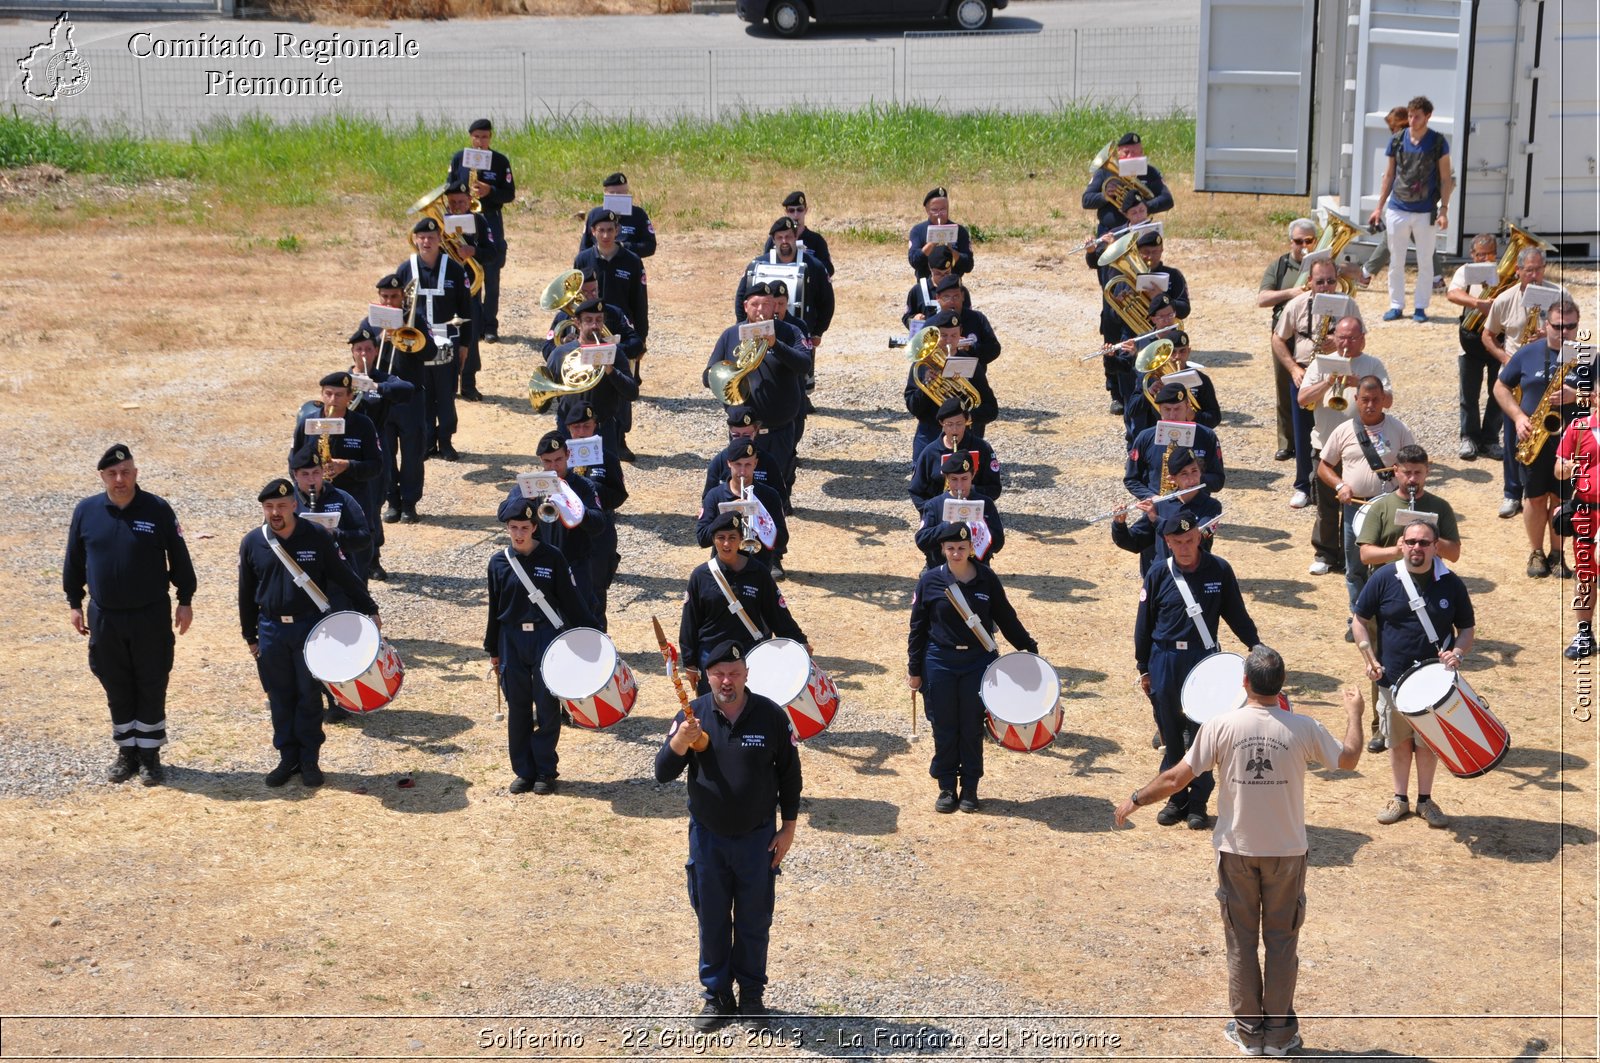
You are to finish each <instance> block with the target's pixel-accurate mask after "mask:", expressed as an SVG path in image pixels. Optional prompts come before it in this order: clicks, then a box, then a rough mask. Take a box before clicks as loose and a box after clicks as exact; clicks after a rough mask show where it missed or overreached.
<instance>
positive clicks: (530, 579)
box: [483, 493, 605, 794]
mask: <svg viewBox="0 0 1600 1063" xmlns="http://www.w3.org/2000/svg"><path fill="white" fill-rule="evenodd" d="M538 509H539V507H538V503H537V502H535V501H534V500H533V499H531V498H523V497H522V496H521V495H520V494H518V493H513V494H512V495H511V496H510V497H508V498H507V499H506V500H505V501H503V502H501V503H500V510H499V513H498V514H497V516H498V518H499V520H500V522H501V523H503V524H504V525H505V526H506V533H507V534H508V535H510V536H511V545H510V546H508V547H505V548H503V549H500V550H496V551H495V552H494V553H493V554H492V555H490V557H489V576H488V582H489V619H488V623H487V624H486V625H485V626H484V630H483V652H484V653H487V654H488V655H489V664H490V667H492V668H493V669H494V672H495V675H496V676H497V678H498V682H499V683H500V688H501V689H502V690H503V691H504V692H505V696H506V742H507V745H508V746H509V747H510V753H511V770H512V771H513V772H514V773H516V778H515V779H512V780H511V792H512V793H514V794H525V793H527V792H528V791H529V790H532V791H533V792H534V793H536V794H553V793H555V791H556V778H557V777H558V776H559V775H560V774H561V773H560V772H559V771H557V770H556V766H557V764H558V762H559V761H560V757H559V756H558V755H557V753H556V743H557V742H558V741H559V740H560V738H561V707H560V705H559V704H558V703H557V701H556V698H555V696H554V695H552V694H551V693H550V690H549V688H548V687H546V686H545V681H544V676H542V675H541V674H540V672H539V663H540V661H541V660H542V659H543V657H544V651H545V650H546V649H547V648H549V646H550V642H551V640H552V639H554V638H555V637H556V635H557V634H558V633H559V632H560V630H561V629H562V628H564V627H598V628H602V629H603V628H604V626H605V625H604V623H603V622H602V621H600V620H599V619H597V618H596V617H595V616H594V615H593V614H591V613H590V611H589V603H588V600H587V599H586V597H585V596H584V595H583V594H582V593H581V592H580V591H579V590H578V587H577V583H576V580H575V579H574V578H573V573H574V569H573V568H571V567H569V566H568V562H567V559H566V558H565V557H563V556H562V553H561V551H560V550H557V549H556V548H555V547H553V546H551V545H549V544H548V543H546V542H543V541H541V540H540V537H539V535H538V534H537V529H538V528H539V527H540V525H541V524H542V523H543V522H542V521H540V519H539V516H538Z"/></svg>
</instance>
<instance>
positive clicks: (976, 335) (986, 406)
mask: <svg viewBox="0 0 1600 1063" xmlns="http://www.w3.org/2000/svg"><path fill="white" fill-rule="evenodd" d="M935 298H937V299H938V300H939V313H938V314H937V315H935V316H934V317H933V318H930V319H929V322H928V323H929V324H930V325H932V324H934V323H935V322H937V323H938V328H939V336H940V338H941V339H944V338H947V337H946V335H945V332H944V330H945V329H946V328H947V327H948V328H953V329H954V330H955V337H956V341H957V342H955V343H952V344H950V345H949V346H950V350H951V351H952V352H953V353H955V354H957V355H962V356H966V355H971V356H972V357H974V358H977V359H978V364H977V367H976V368H974V369H973V371H972V381H971V383H972V386H973V387H975V388H977V389H978V395H979V396H980V401H979V402H978V405H976V406H974V407H973V408H972V410H971V411H970V413H971V415H972V433H973V435H975V436H977V437H978V438H979V439H982V438H983V431H984V429H985V428H987V427H989V425H990V424H991V423H992V422H993V421H994V419H995V418H996V417H999V416H1000V404H999V402H997V401H996V400H995V397H994V387H993V385H991V384H990V383H989V366H991V365H992V364H994V362H995V361H996V360H998V359H999V357H1000V337H999V336H997V335H995V331H994V326H993V325H991V324H989V318H988V317H987V316H986V315H985V314H984V313H983V311H981V310H974V309H972V307H971V305H969V304H970V301H971V298H972V294H971V293H970V292H968V291H967V289H966V287H965V286H964V285H962V283H961V280H960V279H959V278H957V277H946V278H945V279H944V280H942V281H940V282H939V284H938V287H937V289H936V290H935ZM945 322H948V325H947V324H945Z"/></svg>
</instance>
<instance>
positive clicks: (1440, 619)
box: [1355, 558, 1477, 686]
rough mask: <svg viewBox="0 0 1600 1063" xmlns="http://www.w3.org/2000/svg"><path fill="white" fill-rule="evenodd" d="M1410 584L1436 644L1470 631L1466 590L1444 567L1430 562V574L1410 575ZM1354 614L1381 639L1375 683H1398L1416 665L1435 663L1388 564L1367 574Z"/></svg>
mask: <svg viewBox="0 0 1600 1063" xmlns="http://www.w3.org/2000/svg"><path fill="white" fill-rule="evenodd" d="M1411 578H1412V581H1413V582H1415V583H1416V585H1417V593H1418V594H1419V595H1421V597H1422V600H1423V602H1425V603H1426V608H1427V610H1428V619H1430V620H1432V621H1433V630H1434V631H1435V632H1436V633H1437V634H1438V636H1439V641H1440V642H1441V643H1448V642H1449V640H1450V638H1451V636H1452V635H1454V634H1455V633H1456V632H1457V631H1462V630H1464V629H1466V628H1469V627H1473V626H1475V625H1476V623H1477V620H1476V618H1475V617H1474V616H1473V614H1472V599H1470V598H1468V597H1467V586H1466V584H1464V583H1462V582H1461V577H1460V576H1457V575H1456V574H1455V573H1454V572H1451V571H1450V570H1449V569H1448V568H1446V567H1445V565H1444V562H1442V561H1440V560H1438V559H1437V558H1435V559H1434V563H1433V572H1432V573H1431V574H1426V573H1425V574H1423V575H1420V576H1418V575H1415V574H1413V575H1412V577H1411ZM1355 613H1356V615H1357V616H1363V617H1366V618H1367V619H1369V620H1371V619H1374V618H1376V619H1377V621H1378V630H1379V632H1380V633H1381V634H1382V636H1383V638H1382V640H1381V642H1380V644H1379V647H1378V660H1379V662H1380V663H1382V665H1383V678H1382V679H1380V680H1379V682H1381V683H1383V684H1384V685H1385V686H1393V685H1394V684H1395V683H1397V682H1399V680H1400V677H1401V676H1402V675H1404V674H1405V671H1406V669H1407V668H1410V667H1411V666H1412V665H1413V664H1416V663H1417V662H1418V661H1432V660H1437V659H1438V657H1439V649H1438V647H1435V646H1434V644H1433V643H1432V642H1430V641H1429V640H1428V633H1427V632H1426V631H1424V630H1423V629H1422V621H1420V620H1418V619H1417V614H1416V613H1414V612H1412V610H1411V604H1410V601H1409V600H1408V599H1407V597H1406V589H1405V586H1404V585H1403V584H1402V583H1401V582H1400V576H1399V575H1398V573H1396V571H1395V567H1394V564H1392V563H1391V564H1387V565H1382V566H1380V567H1379V568H1377V569H1376V570H1375V571H1374V572H1373V573H1372V578H1370V579H1369V580H1367V585H1366V586H1365V587H1363V588H1361V596H1360V597H1358V598H1357V599H1356V608H1355Z"/></svg>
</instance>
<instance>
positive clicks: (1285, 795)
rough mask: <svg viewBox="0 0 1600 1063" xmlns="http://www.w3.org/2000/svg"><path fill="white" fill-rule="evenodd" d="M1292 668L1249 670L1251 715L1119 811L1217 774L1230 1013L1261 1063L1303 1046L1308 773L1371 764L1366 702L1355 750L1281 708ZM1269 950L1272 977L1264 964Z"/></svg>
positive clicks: (1222, 729)
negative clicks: (1300, 989)
mask: <svg viewBox="0 0 1600 1063" xmlns="http://www.w3.org/2000/svg"><path fill="white" fill-rule="evenodd" d="M1283 677H1284V665H1283V658H1282V657H1281V656H1280V655H1279V654H1278V652H1277V651H1276V650H1274V649H1272V648H1271V647H1268V646H1257V647H1256V648H1255V649H1253V650H1251V651H1250V656H1249V657H1247V658H1246V659H1245V664H1244V690H1245V703H1244V707H1243V708H1240V709H1235V710H1234V711H1232V712H1228V713H1224V714H1223V715H1221V716H1217V717H1215V718H1213V719H1211V720H1209V721H1207V722H1206V723H1205V724H1204V725H1202V726H1201V728H1200V733H1199V734H1197V735H1196V736H1195V740H1194V744H1193V745H1192V746H1191V747H1190V749H1189V752H1188V753H1187V754H1185V755H1184V758H1183V759H1182V760H1180V761H1179V762H1178V763H1176V764H1174V765H1173V766H1172V767H1171V768H1168V769H1167V770H1166V771H1164V772H1162V773H1161V774H1160V775H1157V776H1156V777H1155V778H1154V779H1152V780H1151V781H1150V782H1148V783H1146V784H1145V785H1144V786H1141V787H1140V788H1139V789H1137V790H1135V791H1134V792H1133V794H1132V796H1130V797H1129V798H1127V799H1126V800H1124V801H1123V802H1122V804H1121V805H1120V806H1118V808H1117V811H1116V822H1117V826H1119V827H1120V826H1122V824H1123V823H1124V822H1125V821H1126V820H1127V818H1128V816H1129V815H1130V814H1132V812H1133V810H1134V809H1135V808H1139V807H1142V806H1144V805H1148V804H1151V803H1153V802H1156V801H1160V800H1161V799H1162V798H1163V797H1166V796H1167V795H1168V794H1171V793H1174V792H1175V791H1177V790H1179V789H1181V788H1183V787H1184V786H1187V785H1188V784H1189V781H1190V780H1191V779H1193V778H1194V777H1195V776H1196V775H1198V774H1200V773H1201V772H1205V771H1215V773H1216V780H1217V793H1218V795H1219V796H1220V801H1219V802H1218V805H1217V826H1216V829H1215V830H1214V831H1213V832H1212V836H1211V844H1212V846H1214V847H1215V848H1216V850H1217V882H1218V889H1217V897H1218V898H1219V899H1220V900H1221V901H1222V905H1223V910H1224V913H1225V915H1224V918H1223V932H1224V934H1225V936H1226V938H1227V945H1228V1007H1229V1010H1230V1011H1232V1012H1233V1016H1234V1018H1233V1021H1232V1022H1229V1023H1228V1024H1227V1025H1226V1026H1225V1027H1224V1029H1223V1033H1224V1035H1225V1036H1226V1037H1227V1038H1228V1040H1229V1041H1231V1042H1233V1043H1234V1044H1235V1045H1237V1046H1238V1047H1240V1048H1241V1049H1243V1050H1244V1051H1245V1052H1246V1053H1247V1054H1249V1055H1261V1054H1265V1055H1269V1056H1281V1055H1286V1054H1287V1053H1288V1052H1290V1051H1292V1050H1293V1049H1295V1048H1298V1047H1299V1046H1300V1032H1299V1021H1298V1020H1297V1019H1296V1018H1295V1014H1294V990H1295V979H1296V977H1297V975H1298V973H1299V969H1300V956H1299V951H1298V950H1299V940H1300V927H1301V925H1302V924H1303V923H1304V921H1305V905H1306V897H1305V881H1306V810H1305V777H1306V765H1307V764H1322V765H1324V766H1328V767H1332V766H1335V765H1337V766H1338V768H1339V769H1340V770H1342V771H1350V770H1352V769H1354V768H1355V766H1356V765H1357V764H1358V763H1360V761H1361V746H1362V740H1361V716H1362V714H1363V712H1364V711H1365V706H1364V705H1363V703H1362V697H1361V695H1360V694H1359V693H1357V692H1356V691H1355V690H1354V689H1346V690H1345V692H1344V714H1345V728H1344V741H1343V743H1340V742H1339V741H1338V740H1337V739H1335V738H1334V737H1333V735H1332V734H1330V733H1329V732H1328V730H1327V729H1326V728H1325V727H1323V726H1322V724H1320V723H1318V722H1317V721H1316V720H1314V719H1312V718H1311V717H1309V716H1299V715H1296V714H1294V713H1292V712H1285V711H1284V710H1283V709H1281V708H1280V707H1279V704H1278V691H1279V690H1281V689H1282V687H1283ZM1258 938H1259V939H1260V940H1262V941H1264V942H1265V944H1266V953H1267V955H1266V965H1265V969H1264V970H1263V967H1262V964H1261V962H1260V961H1259V959H1258V958H1257V947H1258V945H1257V942H1258Z"/></svg>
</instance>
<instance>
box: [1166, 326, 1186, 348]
mask: <svg viewBox="0 0 1600 1063" xmlns="http://www.w3.org/2000/svg"><path fill="white" fill-rule="evenodd" d="M1167 338H1168V339H1169V340H1171V341H1172V345H1173V346H1174V347H1187V346H1189V334H1188V333H1187V332H1185V331H1183V329H1179V330H1178V331H1176V332H1169V333H1168V334H1167Z"/></svg>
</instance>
